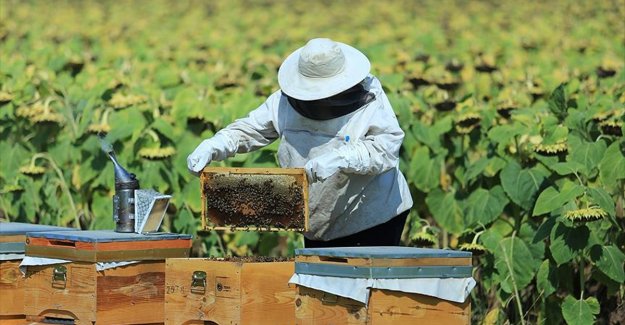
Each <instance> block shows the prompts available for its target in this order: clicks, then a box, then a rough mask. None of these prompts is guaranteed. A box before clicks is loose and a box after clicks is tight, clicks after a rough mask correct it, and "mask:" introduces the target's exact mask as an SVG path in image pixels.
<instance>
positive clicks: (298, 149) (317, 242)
mask: <svg viewBox="0 0 625 325" xmlns="http://www.w3.org/2000/svg"><path fill="white" fill-rule="evenodd" d="M370 67H371V64H370V63H369V60H368V59H367V57H366V56H365V55H364V54H363V53H361V52H360V51H358V50H357V49H355V48H353V47H351V46H349V45H346V44H343V43H339V42H335V41H332V40H330V39H327V38H316V39H312V40H310V41H309V42H308V43H307V44H306V45H305V46H304V47H302V48H300V49H298V50H296V51H295V52H293V53H291V54H290V55H289V56H288V57H287V58H286V60H284V62H283V63H282V65H281V66H280V69H279V71H278V83H279V85H280V88H281V89H280V90H278V91H276V92H275V93H273V94H272V95H270V96H269V97H268V98H267V100H266V101H265V102H264V103H263V104H262V105H260V107H258V108H257V109H255V110H253V111H251V112H250V113H249V115H248V116H247V117H245V118H242V119H238V120H236V121H235V122H233V123H232V124H230V125H228V126H227V127H225V128H223V129H222V130H220V131H219V132H217V133H216V134H215V135H214V136H213V137H212V138H210V139H206V140H204V141H202V143H200V145H199V146H198V147H197V148H196V149H195V150H194V151H193V152H192V153H191V154H190V155H189V157H188V158H187V164H188V168H189V170H190V171H191V172H192V173H194V174H196V175H197V174H198V173H199V172H200V171H201V170H202V169H203V168H204V167H205V166H206V165H207V164H209V163H210V162H211V161H214V160H217V161H219V160H224V159H226V158H227V157H232V156H234V155H235V153H243V152H249V151H253V150H256V149H259V148H261V147H263V146H266V145H268V144H270V143H272V142H273V141H275V140H277V139H280V145H279V149H278V160H279V162H280V166H282V167H285V168H294V167H299V168H301V167H303V168H305V170H306V173H307V174H308V179H309V183H310V188H309V209H310V218H309V228H310V229H309V231H307V232H306V233H305V234H304V235H305V246H306V247H344V246H393V245H399V242H400V237H401V233H402V230H403V227H404V223H405V221H406V217H407V215H408V211H409V209H410V208H411V207H412V198H411V196H410V192H409V190H408V185H407V183H406V179H405V178H404V176H403V175H402V173H401V172H400V171H399V167H398V165H399V148H400V146H401V143H402V140H403V138H404V132H403V131H402V130H401V129H400V127H399V124H398V122H397V118H396V117H395V113H394V112H393V109H392V107H391V104H390V103H389V101H388V98H387V97H386V94H385V93H384V91H383V90H382V86H381V84H380V81H379V80H378V79H377V78H376V77H374V76H373V75H371V74H369V69H370Z"/></svg>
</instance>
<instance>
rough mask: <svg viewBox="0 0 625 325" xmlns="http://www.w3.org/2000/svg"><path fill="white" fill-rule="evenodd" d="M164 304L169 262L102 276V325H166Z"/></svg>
mask: <svg viewBox="0 0 625 325" xmlns="http://www.w3.org/2000/svg"><path fill="white" fill-rule="evenodd" d="M164 303H165V261H151V262H142V263H138V264H132V265H127V266H123V267H118V268H114V269H108V270H104V271H101V272H98V277H97V303H96V306H97V322H98V324H147V323H162V322H163V320H164Z"/></svg>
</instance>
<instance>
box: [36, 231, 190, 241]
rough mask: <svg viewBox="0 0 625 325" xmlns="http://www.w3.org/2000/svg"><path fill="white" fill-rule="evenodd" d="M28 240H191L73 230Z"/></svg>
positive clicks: (175, 236) (167, 235)
mask: <svg viewBox="0 0 625 325" xmlns="http://www.w3.org/2000/svg"><path fill="white" fill-rule="evenodd" d="M28 237H30V238H47V239H59V240H69V241H75V242H86V243H108V242H137V241H152V240H175V239H191V235H187V234H174V233H164V232H160V233H149V234H137V233H133V232H131V233H125V232H115V231H113V230H74V231H64V232H49V231H44V232H36V233H29V234H28Z"/></svg>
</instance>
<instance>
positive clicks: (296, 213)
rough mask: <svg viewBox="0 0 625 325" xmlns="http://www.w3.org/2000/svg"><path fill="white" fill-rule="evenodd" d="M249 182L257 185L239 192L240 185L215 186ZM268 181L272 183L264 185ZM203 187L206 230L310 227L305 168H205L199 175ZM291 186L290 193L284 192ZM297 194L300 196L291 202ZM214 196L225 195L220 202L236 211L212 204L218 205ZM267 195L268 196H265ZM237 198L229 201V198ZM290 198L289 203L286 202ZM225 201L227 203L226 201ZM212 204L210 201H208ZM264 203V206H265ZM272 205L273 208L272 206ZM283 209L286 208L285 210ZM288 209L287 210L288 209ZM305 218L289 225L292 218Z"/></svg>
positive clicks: (271, 229)
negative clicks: (219, 189) (299, 223)
mask: <svg viewBox="0 0 625 325" xmlns="http://www.w3.org/2000/svg"><path fill="white" fill-rule="evenodd" d="M241 181H244V182H247V183H248V184H247V186H243V188H245V189H247V188H254V187H258V189H257V190H256V192H258V193H256V192H255V191H252V190H250V191H241V192H238V190H237V189H236V187H237V186H230V185H229V186H230V187H227V186H226V187H222V189H223V190H221V191H217V192H219V194H215V193H217V192H215V191H213V189H214V188H216V187H215V186H217V187H219V186H224V184H226V183H227V182H232V183H229V184H239V182H241ZM264 182H269V184H270V185H269V186H264V185H263V184H264ZM200 183H201V188H202V228H203V229H205V230H255V231H284V230H292V231H305V230H307V229H308V224H309V223H308V213H309V211H308V180H307V177H306V172H305V171H304V169H303V168H236V167H206V168H204V170H203V171H202V173H201V175H200ZM287 187H288V188H289V189H290V190H289V191H288V192H287V193H282V192H284V191H282V190H284V189H286V188H287ZM294 193H300V194H301V199H299V200H296V201H297V202H290V201H289V199H293V194H294ZM214 196H215V197H216V196H218V197H220V198H222V199H223V200H222V201H223V202H222V203H220V204H226V205H228V208H227V209H223V210H230V211H236V212H224V211H223V210H220V209H217V208H211V207H209V205H210V204H216V205H219V204H217V203H214V202H213V201H214V200H215V198H214ZM265 196H266V197H265ZM230 197H232V198H235V197H236V198H237V199H236V200H233V201H229V200H228V198H230ZM287 201H289V203H288V204H285V202H287ZM224 202H225V203H224ZM209 203H210V204H209ZM262 206H265V207H262ZM271 207H273V209H272V208H271ZM280 211H285V212H284V213H282V212H280ZM286 211H288V213H287V212H286ZM299 218H303V225H302V226H293V225H290V224H291V223H292V220H293V219H299Z"/></svg>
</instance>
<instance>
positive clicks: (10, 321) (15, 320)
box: [0, 315, 30, 325]
mask: <svg viewBox="0 0 625 325" xmlns="http://www.w3.org/2000/svg"><path fill="white" fill-rule="evenodd" d="M0 324H2V325H24V324H30V322H27V321H26V316H24V315H14V316H8V315H4V316H2V315H0Z"/></svg>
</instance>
